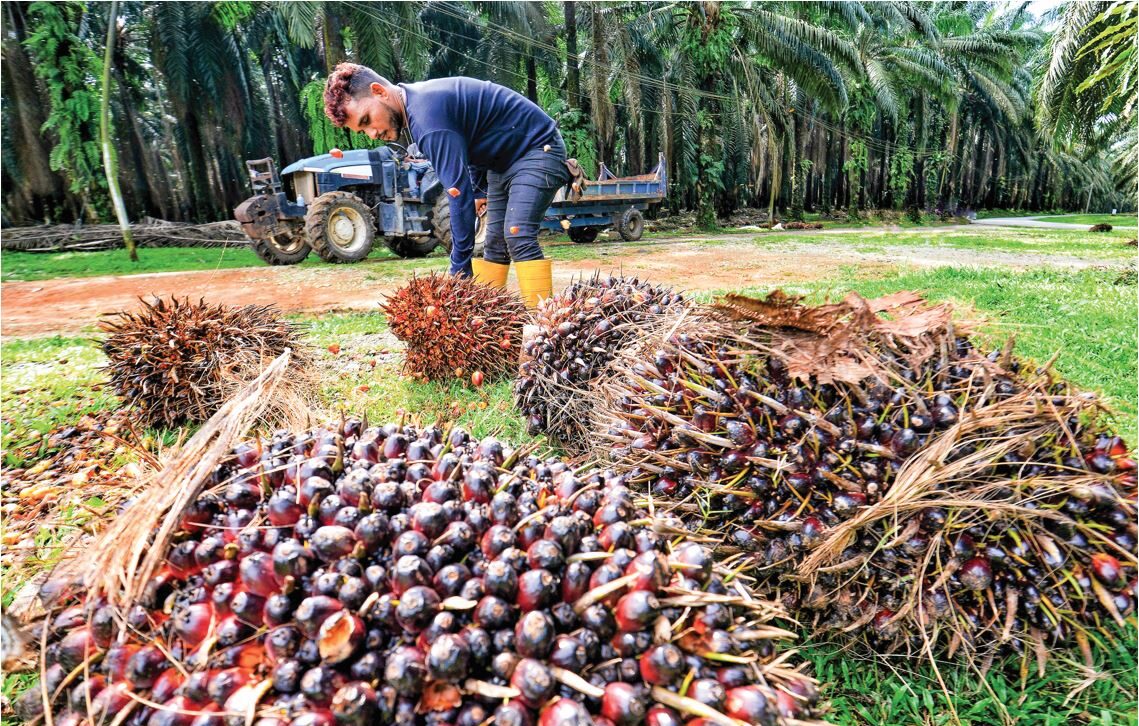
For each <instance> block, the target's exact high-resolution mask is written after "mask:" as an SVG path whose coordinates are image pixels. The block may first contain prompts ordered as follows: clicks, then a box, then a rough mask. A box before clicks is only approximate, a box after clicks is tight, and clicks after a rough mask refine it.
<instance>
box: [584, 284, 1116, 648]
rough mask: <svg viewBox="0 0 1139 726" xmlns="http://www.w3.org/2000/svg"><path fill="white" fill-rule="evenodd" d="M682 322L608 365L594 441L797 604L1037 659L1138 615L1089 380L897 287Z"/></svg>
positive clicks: (918, 644) (1105, 439)
mask: <svg viewBox="0 0 1139 726" xmlns="http://www.w3.org/2000/svg"><path fill="white" fill-rule="evenodd" d="M693 318H694V319H693V320H691V321H689V322H688V323H686V324H684V325H682V326H680V327H679V328H677V329H676V330H675V331H674V332H672V333H671V334H670V335H668V336H667V338H664V339H658V340H656V341H650V342H646V343H645V344H644V348H643V350H642V351H641V353H640V354H639V355H637V356H635V357H634V359H633V360H631V361H630V362H626V363H619V364H618V369H619V370H618V371H617V372H616V373H615V374H614V375H613V376H612V378H611V380H610V381H609V382H608V384H607V390H606V395H605V397H604V399H603V401H602V402H601V403H598V405H599V407H600V408H602V409H604V410H603V413H602V414H601V416H600V419H599V420H601V421H602V422H603V424H602V425H600V426H599V427H598V429H597V431H596V435H595V439H594V443H595V446H596V450H597V451H598V453H599V454H602V455H609V456H610V457H611V459H612V462H613V464H614V466H615V467H616V468H617V470H619V471H621V472H623V473H624V474H625V475H626V476H627V480H628V482H629V485H630V486H631V487H633V488H635V489H637V490H639V491H641V492H643V493H644V494H647V496H648V498H649V499H651V500H652V501H654V503H655V506H656V508H657V509H658V510H661V511H668V512H669V513H670V514H672V515H675V516H679V517H681V518H682V519H683V520H684V521H685V522H686V523H687V524H688V526H689V527H691V528H692V529H695V530H699V531H708V532H710V533H711V532H714V533H716V534H717V536H720V537H723V539H724V542H723V544H722V545H721V546H720V547H719V549H718V552H717V554H718V555H719V556H732V555H739V556H743V557H746V558H748V559H749V560H750V562H751V565H752V570H751V571H752V572H753V574H755V575H756V577H757V578H759V585H760V587H761V588H763V587H764V586H766V589H767V591H769V592H776V593H778V594H779V596H780V597H781V598H782V601H783V603H784V604H785V606H786V607H788V609H789V610H790V611H791V612H792V614H794V615H795V616H796V618H797V619H799V620H800V621H801V622H805V623H808V624H813V625H814V626H816V627H818V628H822V629H833V630H834V631H836V632H838V631H841V632H843V633H847V634H854V635H856V636H860V637H862V638H864V639H865V641H866V642H868V643H869V644H870V645H871V646H872V647H874V649H876V650H879V651H882V650H892V649H896V650H899V651H910V652H913V651H920V652H925V653H930V652H932V648H933V647H937V648H944V649H945V651H946V652H948V653H950V654H952V653H954V652H957V651H962V652H976V651H978V650H980V649H985V651H986V652H987V653H988V654H990V655H991V654H996V653H999V652H1004V651H1007V650H1008V649H1015V650H1022V649H1023V648H1024V647H1025V646H1026V645H1027V646H1028V647H1029V648H1031V649H1033V650H1035V651H1036V653H1037V654H1038V655H1041V654H1043V653H1044V652H1045V651H1046V648H1047V647H1049V646H1053V645H1057V644H1062V643H1073V642H1080V641H1081V640H1082V639H1083V638H1084V636H1085V635H1086V634H1087V633H1088V632H1089V631H1094V630H1097V629H1099V628H1102V627H1104V626H1106V625H1108V624H1110V623H1111V622H1112V621H1115V622H1118V623H1122V622H1123V618H1124V616H1126V615H1127V614H1129V613H1131V612H1133V611H1134V606H1135V598H1136V589H1137V583H1136V559H1137V558H1136V469H1135V461H1134V459H1133V458H1132V455H1131V453H1130V452H1129V451H1128V448H1127V446H1126V445H1125V444H1124V443H1123V441H1122V440H1121V439H1119V438H1118V437H1116V436H1113V435H1111V432H1110V431H1109V430H1108V429H1107V427H1106V425H1105V424H1104V423H1103V419H1104V417H1103V416H1100V415H1098V414H1100V413H1101V410H1100V407H1099V404H1098V403H1097V402H1096V400H1095V398H1094V397H1091V396H1088V395H1086V394H1081V393H1078V392H1075V391H1073V390H1072V389H1071V388H1070V387H1069V386H1067V385H1066V384H1065V383H1063V382H1060V381H1056V380H1055V379H1054V378H1053V377H1052V376H1051V374H1050V373H1049V372H1048V371H1047V370H1044V369H1041V370H1037V371H1028V370H1023V369H1022V368H1021V364H1020V363H1019V362H1018V361H1017V360H1016V359H1015V358H1014V357H1013V356H1012V352H1011V346H1006V348H1005V349H1004V350H1002V351H996V352H993V353H990V354H988V355H985V354H983V353H982V352H981V351H980V350H978V349H977V348H976V347H975V346H974V345H973V343H972V342H971V341H970V338H969V336H968V335H967V331H966V330H964V329H963V328H961V327H960V325H958V326H957V327H955V324H954V321H953V319H952V316H951V310H950V309H949V307H948V306H931V305H926V304H924V303H923V302H922V301H921V300H920V299H919V298H917V297H916V296H914V295H912V294H908V293H900V294H897V295H894V296H891V297H887V298H880V299H878V300H872V301H867V300H864V299H862V298H859V297H857V296H850V297H848V298H847V299H846V300H844V301H842V302H841V303H837V304H833V305H823V306H818V307H810V306H807V305H804V304H802V303H801V301H799V300H797V299H794V298H787V297H784V296H781V295H778V294H776V295H773V296H771V297H769V298H768V299H766V300H756V299H750V298H744V297H739V296H729V298H728V299H727V301H726V303H724V304H722V305H720V306H719V307H718V308H717V309H716V310H715V311H705V314H698V315H695V316H693ZM595 403H597V402H595ZM644 494H643V495H644Z"/></svg>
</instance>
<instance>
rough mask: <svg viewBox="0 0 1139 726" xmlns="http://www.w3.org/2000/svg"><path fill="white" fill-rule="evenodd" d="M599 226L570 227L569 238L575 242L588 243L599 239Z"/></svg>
mask: <svg viewBox="0 0 1139 726" xmlns="http://www.w3.org/2000/svg"><path fill="white" fill-rule="evenodd" d="M599 231H600V230H599V228H597V227H570V228H569V238H570V241H572V242H573V243H574V244H579V245H587V244H589V243H590V242H592V241H593V240H595V239H597V233H598V232H599Z"/></svg>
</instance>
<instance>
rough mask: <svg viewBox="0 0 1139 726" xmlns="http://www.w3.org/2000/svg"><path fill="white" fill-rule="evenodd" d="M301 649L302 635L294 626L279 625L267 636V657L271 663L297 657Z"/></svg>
mask: <svg viewBox="0 0 1139 726" xmlns="http://www.w3.org/2000/svg"><path fill="white" fill-rule="evenodd" d="M300 647H301V633H300V631H299V630H297V628H296V626H294V625H278V626H277V627H275V628H273V629H272V630H270V631H269V633H268V634H267V635H266V636H265V655H266V656H267V657H268V658H269V662H270V663H280V662H281V661H284V660H289V659H290V658H293V657H295V656H296V654H297V651H298V650H299V649H300Z"/></svg>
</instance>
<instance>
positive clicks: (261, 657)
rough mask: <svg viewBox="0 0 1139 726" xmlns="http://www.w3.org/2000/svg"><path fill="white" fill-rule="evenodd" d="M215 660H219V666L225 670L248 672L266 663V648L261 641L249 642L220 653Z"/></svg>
mask: <svg viewBox="0 0 1139 726" xmlns="http://www.w3.org/2000/svg"><path fill="white" fill-rule="evenodd" d="M247 627H248V626H247ZM247 637H248V636H247ZM215 659H216V660H217V664H218V666H219V667H221V668H223V669H225V668H241V669H243V670H247V671H248V670H252V669H254V668H257V667H259V666H260V665H261V664H262V663H263V662H264V661H265V646H263V645H261V643H260V642H259V641H256V640H249V641H247V642H244V643H241V644H240V645H235V646H232V647H229V648H225V649H224V650H220V651H218V652H217V654H216V655H215Z"/></svg>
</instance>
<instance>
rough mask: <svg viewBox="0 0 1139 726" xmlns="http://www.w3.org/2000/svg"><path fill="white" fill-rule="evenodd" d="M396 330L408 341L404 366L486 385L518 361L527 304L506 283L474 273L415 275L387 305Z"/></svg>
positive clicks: (417, 373) (412, 372)
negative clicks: (487, 281) (486, 282)
mask: <svg viewBox="0 0 1139 726" xmlns="http://www.w3.org/2000/svg"><path fill="white" fill-rule="evenodd" d="M381 307H382V308H383V311H384V314H385V315H387V319H388V325H389V326H390V327H391V329H392V333H393V334H394V335H395V336H396V337H397V338H399V339H400V340H402V341H403V342H404V343H405V344H406V345H407V350H406V352H405V354H404V355H405V357H404V366H403V370H404V373H405V374H406V375H409V376H411V377H412V378H415V379H417V380H422V381H441V380H447V379H450V378H458V379H460V380H466V378H467V376H468V375H469V376H471V378H470V380H471V383H472V384H473V385H475V386H480V385H482V382H483V380H484V377H485V380H488V381H492V380H497V379H499V378H502V377H503V376H504V375H507V374H512V373H513V372H514V370H515V368H516V366H517V365H518V354H519V351H520V350H521V345H522V325H523V323H524V322H525V320H526V308H525V306H523V305H522V300H521V298H519V297H518V296H517V295H516V294H514V293H513V292H510V291H508V290H506V289H504V288H498V287H490V286H488V285H484V284H482V283H479V282H475V281H474V280H473V279H472V278H469V277H456V276H453V275H442V274H434V273H433V274H430V275H425V276H423V277H413V278H412V279H411V281H410V282H408V283H407V284H406V285H404V286H403V287H401V288H400V289H398V290H396V291H395V292H394V293H392V294H391V296H389V297H388V298H387V299H386V300H384V302H383V303H382V304H381Z"/></svg>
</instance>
